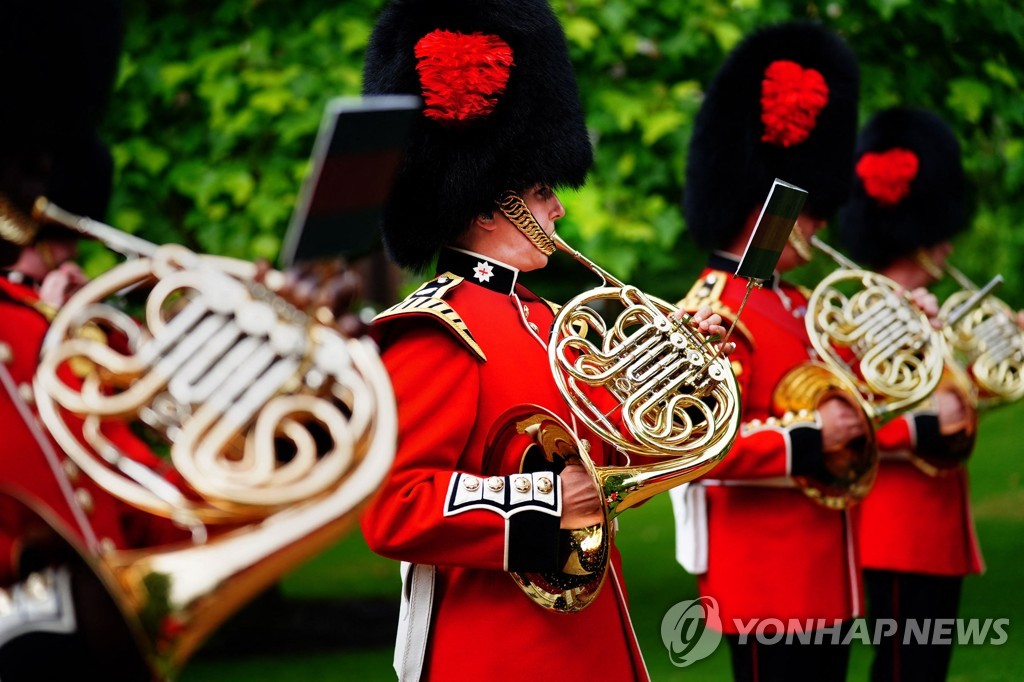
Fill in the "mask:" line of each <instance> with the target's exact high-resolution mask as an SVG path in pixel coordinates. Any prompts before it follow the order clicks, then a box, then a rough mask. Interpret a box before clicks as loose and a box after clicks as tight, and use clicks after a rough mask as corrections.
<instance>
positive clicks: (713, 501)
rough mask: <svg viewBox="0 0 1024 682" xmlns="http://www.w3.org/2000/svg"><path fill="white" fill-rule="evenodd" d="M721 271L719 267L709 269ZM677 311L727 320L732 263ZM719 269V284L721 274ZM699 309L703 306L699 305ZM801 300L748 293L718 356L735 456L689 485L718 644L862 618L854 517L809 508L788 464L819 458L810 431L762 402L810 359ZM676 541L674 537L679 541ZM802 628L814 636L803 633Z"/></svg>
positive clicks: (789, 291)
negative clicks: (729, 347)
mask: <svg viewBox="0 0 1024 682" xmlns="http://www.w3.org/2000/svg"><path fill="white" fill-rule="evenodd" d="M719 261H721V262H719ZM713 265H717V266H718V267H719V268H721V269H719V270H715V269H713V268H708V269H706V270H705V271H704V273H703V275H702V279H701V281H699V282H698V284H697V285H696V286H695V288H694V290H693V292H691V295H690V296H688V297H687V298H686V299H684V300H683V301H682V302H681V304H682V305H684V306H685V307H687V308H693V309H695V308H696V307H697V306H698V305H699V304H700V303H705V304H713V305H712V307H713V308H715V309H716V312H719V313H721V314H722V315H723V317H728V318H733V317H735V311H737V310H738V308H739V305H740V302H741V300H742V298H743V295H744V293H745V291H746V284H747V282H746V280H744V279H736V278H733V276H732V274H731V272H732V271H734V270H735V263H733V262H731V261H727V260H726V259H724V258H716V259H715V261H714V262H713ZM726 268H728V269H729V270H730V272H725V271H723V270H724V269H726ZM700 299H704V300H700ZM806 304H807V299H806V297H805V296H804V295H803V294H802V293H801V292H800V291H799V290H797V289H796V288H795V287H793V286H790V285H789V284H786V283H785V282H781V281H774V282H767V283H765V285H764V287H763V288H759V289H755V290H754V291H753V292H752V293H751V295H750V298H749V300H748V302H747V304H746V307H745V308H744V309H743V312H742V315H741V317H740V325H742V330H740V331H737V332H735V333H734V336H733V340H735V341H736V342H737V348H736V350H735V351H734V352H733V353H732V355H731V356H730V359H731V360H732V363H733V368H734V371H735V373H736V375H737V380H738V382H739V384H740V392H741V404H742V409H743V422H742V424H741V428H740V435H739V437H738V438H737V440H736V444H735V445H734V446H733V448H732V449H731V450H730V451H729V453H728V454H727V455H726V456H725V458H724V459H723V461H722V462H721V463H720V464H719V465H718V467H717V468H715V470H714V471H712V472H711V473H710V474H709V475H708V477H707V478H706V479H703V480H702V481H701V483H702V484H703V485H704V487H705V489H706V497H707V508H706V514H707V517H706V518H707V566H706V571H705V572H703V573H702V574H701V575H699V578H698V585H699V588H700V592H701V594H702V595H706V596H711V597H714V598H715V599H716V600H717V601H718V604H719V607H720V616H721V619H722V627H723V629H724V631H725V632H727V633H731V634H737V633H738V632H739V630H740V628H739V627H737V621H740V624H746V623H747V622H749V620H750V619H753V618H758V619H765V618H776V619H781V620H782V621H783V623H784V624H785V625H786V626H787V629H788V630H799V629H805V628H806V626H793V627H790V619H793V620H795V621H799V622H800V623H807V621H809V620H812V619H815V620H816V619H825V621H826V622H825V625H826V626H831V625H833V624H834V623H833V621H834V620H835V619H849V618H852V617H856V616H859V615H861V613H862V611H863V607H862V604H863V598H862V585H861V578H860V564H859V562H858V557H857V551H856V549H857V548H856V543H855V541H854V539H855V538H856V534H855V530H856V523H857V518H856V517H857V514H856V508H854V509H853V510H851V511H834V510H831V509H827V508H825V507H824V506H822V505H820V504H818V503H816V502H814V501H813V500H811V499H810V498H809V497H808V496H807V495H805V494H804V493H803V492H802V491H801V490H799V489H798V488H797V487H796V486H795V483H794V480H793V478H792V477H791V474H792V473H793V462H794V459H795V458H797V457H806V458H814V457H816V456H818V453H820V449H821V434H820V429H819V427H818V426H817V425H807V424H804V425H801V426H789V427H783V426H781V425H780V424H779V423H778V422H777V421H776V420H774V419H771V418H773V417H778V416H779V415H773V414H771V412H770V405H771V397H772V393H773V392H774V390H775V387H776V385H777V384H778V383H779V381H780V379H782V377H783V376H784V375H785V374H786V372H788V371H789V370H790V369H792V368H793V367H796V366H797V365H799V364H801V363H803V362H806V361H807V360H809V359H810V358H811V353H812V350H811V348H810V343H809V341H808V337H807V332H806V330H805V327H804V321H803V312H804V310H805V309H806ZM681 539H682V536H681ZM810 627H811V628H813V627H814V624H813V623H812V624H811V626H810Z"/></svg>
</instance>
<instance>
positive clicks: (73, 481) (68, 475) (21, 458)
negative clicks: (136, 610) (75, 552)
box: [0, 278, 185, 582]
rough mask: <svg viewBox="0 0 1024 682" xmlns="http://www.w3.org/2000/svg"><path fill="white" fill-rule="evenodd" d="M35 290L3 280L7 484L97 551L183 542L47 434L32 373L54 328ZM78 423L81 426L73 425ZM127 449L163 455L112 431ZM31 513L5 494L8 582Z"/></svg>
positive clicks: (2, 550)
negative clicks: (107, 487)
mask: <svg viewBox="0 0 1024 682" xmlns="http://www.w3.org/2000/svg"><path fill="white" fill-rule="evenodd" d="M47 314H48V313H47V311H46V309H45V306H42V305H40V304H39V300H38V297H37V296H36V294H35V292H34V291H33V290H32V289H30V288H28V287H25V286H23V285H20V284H16V283H13V282H11V281H9V280H7V279H4V278H0V346H3V348H0V351H2V354H3V356H4V357H5V358H6V359H5V360H4V367H3V368H0V379H2V380H3V385H2V386H0V429H2V431H0V432H2V437H3V444H2V446H0V482H2V486H3V490H4V492H5V493H14V494H15V495H16V496H17V497H18V498H19V499H21V500H22V501H24V502H27V503H28V504H30V506H32V507H34V509H35V511H36V512H37V513H41V514H43V515H44V516H46V517H47V518H48V520H51V521H52V520H55V521H56V522H57V523H59V524H61V525H62V526H63V527H64V528H65V530H66V531H67V532H69V533H70V534H71V536H72V537H73V538H74V539H76V540H77V541H78V542H80V543H81V545H82V547H84V548H86V549H87V550H90V551H94V552H95V551H98V550H100V549H102V548H125V547H139V546H147V545H156V544H162V543H164V542H168V541H171V540H176V539H182V538H184V537H185V535H184V533H183V532H182V531H180V530H178V529H176V528H174V527H173V526H171V524H170V523H169V522H165V521H163V520H162V519H156V518H154V517H152V516H151V515H150V514H146V513H144V512H141V511H137V510H135V509H134V508H132V507H129V506H128V505H126V504H124V503H122V502H120V501H119V500H117V499H115V498H114V497H112V496H111V495H110V494H108V493H106V492H105V491H104V490H102V489H101V488H99V487H97V486H96V485H95V484H94V483H93V482H92V481H91V480H89V479H88V478H87V477H85V476H84V475H82V474H81V472H79V470H78V467H77V466H75V464H74V462H72V461H71V460H70V459H69V458H68V457H67V456H66V455H65V454H64V453H63V452H62V451H61V450H60V449H59V447H58V446H57V444H56V443H55V442H54V441H53V440H52V439H51V438H50V437H49V436H48V434H46V432H45V430H44V428H43V427H42V425H41V423H40V422H39V420H38V417H37V416H36V414H35V411H34V409H33V398H32V391H31V386H32V377H33V375H34V373H35V369H36V365H37V364H38V357H39V349H40V346H41V344H42V341H43V336H44V335H45V334H46V330H47V329H48V327H49V320H48V319H47ZM72 426H73V428H77V426H76V425H72ZM104 434H105V435H106V436H107V437H108V438H110V439H111V441H112V442H114V443H115V444H117V445H118V447H120V448H121V449H122V451H124V452H125V453H127V454H129V455H130V456H132V457H133V458H135V459H138V460H140V461H143V462H144V463H147V464H155V463H156V458H155V457H154V456H153V455H152V453H151V452H150V451H149V450H148V449H147V448H146V447H145V446H144V445H143V444H142V443H141V441H139V440H138V439H136V438H135V437H134V436H133V435H132V434H131V433H130V431H128V429H127V428H123V429H115V430H114V431H110V432H108V431H106V430H105V431H104ZM22 525H23V517H22V516H21V514H20V512H19V510H18V507H16V506H14V505H10V504H7V503H6V501H4V500H2V498H0V581H3V582H7V581H9V580H12V579H14V578H15V577H17V575H16V574H17V561H18V554H19V550H20V540H21V534H20V532H19V531H20V529H21V528H22Z"/></svg>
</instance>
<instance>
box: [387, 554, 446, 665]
mask: <svg viewBox="0 0 1024 682" xmlns="http://www.w3.org/2000/svg"><path fill="white" fill-rule="evenodd" d="M435 570H436V569H435V568H434V567H433V566H425V565H421V564H410V563H408V562H405V561H403V562H402V604H401V607H400V608H399V612H398V638H397V639H396V641H395V661H394V666H395V672H396V673H398V679H399V680H400V681H401V682H418V680H419V679H420V675H421V674H422V673H423V661H424V659H425V658H426V654H427V636H428V635H429V633H430V616H431V613H432V611H433V608H434V571H435Z"/></svg>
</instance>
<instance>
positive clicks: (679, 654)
mask: <svg viewBox="0 0 1024 682" xmlns="http://www.w3.org/2000/svg"><path fill="white" fill-rule="evenodd" d="M661 641H662V642H664V644H665V648H666V649H668V658H669V660H670V661H672V665H674V666H676V667H679V668H685V667H686V666H688V665H690V664H691V663H696V662H697V661H699V660H701V659H704V658H707V657H708V656H710V655H711V654H712V653H713V652H714V650H715V649H717V648H718V645H719V644H721V643H722V620H721V618H719V616H718V602H717V601H715V598H714V597H698V598H697V599H690V600H688V601H681V602H679V603H678V604H675V605H673V606H672V608H670V609H669V610H668V612H667V613H666V614H665V617H664V618H662V619H661Z"/></svg>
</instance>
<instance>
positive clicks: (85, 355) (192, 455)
mask: <svg viewBox="0 0 1024 682" xmlns="http://www.w3.org/2000/svg"><path fill="white" fill-rule="evenodd" d="M35 213H36V218H37V219H38V220H40V221H49V222H53V223H58V224H61V225H64V226H66V227H69V228H72V229H74V230H75V231H77V232H79V233H81V234H83V235H86V236H89V237H91V238H94V239H99V240H100V241H103V242H104V243H105V244H106V245H107V246H108V247H110V248H112V249H113V250H115V251H119V252H121V253H123V254H125V255H129V256H132V258H131V259H130V260H128V261H126V262H124V263H122V264H120V265H118V266H115V267H114V268H113V269H112V270H110V271H108V272H107V273H105V274H103V275H102V276H100V277H98V278H96V279H94V280H92V281H91V282H89V283H88V284H86V285H85V286H84V287H83V288H82V289H80V290H79V291H78V292H76V293H75V294H74V295H73V296H72V297H71V298H70V299H69V300H68V301H67V303H66V305H65V306H64V307H63V308H61V310H60V311H59V312H58V313H57V315H56V317H55V318H54V320H53V322H52V325H51V328H50V330H49V332H48V333H47V335H46V337H45V340H44V342H43V347H42V352H41V361H40V365H39V368H38V371H37V374H36V376H35V381H34V392H35V402H36V405H37V409H38V412H39V416H40V418H41V419H42V422H43V423H44V425H45V426H46V428H47V430H48V431H49V432H50V433H51V434H52V435H53V437H54V438H55V439H56V441H57V442H58V443H59V444H60V446H61V447H62V448H63V449H64V451H65V452H66V453H67V454H68V456H69V457H70V458H71V459H72V460H73V461H74V462H75V463H76V464H77V465H78V467H79V468H80V469H81V471H82V472H83V473H84V474H85V475H87V476H89V477H90V478H92V479H93V480H94V481H95V482H96V483H97V484H99V485H100V486H101V487H102V488H104V489H105V490H106V491H108V492H110V493H111V494H112V495H114V496H115V497H118V498H120V499H122V500H124V501H125V502H127V503H129V504H130V505H132V506H134V507H137V508H139V509H142V510H145V511H146V512H149V513H152V514H156V515H159V516H163V517H166V518H169V519H171V520H172V521H174V522H175V523H177V524H179V525H181V526H183V527H185V528H187V529H189V530H191V535H192V541H191V542H187V543H185V544H182V545H173V546H165V547H157V548H145V549H140V550H130V551H117V550H115V551H106V552H104V553H101V554H99V555H98V556H92V557H87V559H88V560H89V562H90V565H91V566H92V567H93V570H94V571H95V572H96V574H97V575H98V576H99V577H100V579H101V580H102V582H103V584H104V585H105V586H106V587H107V589H108V590H109V592H110V593H111V594H112V595H114V598H115V601H116V602H117V605H118V608H119V609H120V610H121V612H122V614H123V616H124V618H125V621H126V622H127V623H128V624H129V627H130V630H131V631H132V633H133V635H134V637H135V638H136V640H137V645H138V647H139V648H140V650H141V651H142V652H143V654H144V657H145V660H146V661H147V664H148V665H149V667H150V668H151V670H152V672H153V676H154V678H155V679H169V678H173V677H174V676H175V675H176V674H177V672H178V671H179V670H180V669H181V668H182V666H184V664H185V663H186V662H187V660H188V659H189V657H190V656H191V655H192V653H193V652H194V651H195V650H196V648H197V647H199V646H200V644H202V642H203V641H204V640H205V638H206V637H207V636H208V635H209V634H210V633H211V632H212V631H213V630H214V629H215V628H216V627H217V626H218V625H220V624H221V623H222V622H223V621H224V620H225V619H226V618H227V617H228V616H230V615H231V614H232V613H233V612H234V611H235V610H237V609H238V608H239V607H240V606H242V605H244V604H245V603H246V602H247V601H249V600H250V599H252V598H253V597H254V596H256V595H257V594H258V593H259V592H261V591H262V590H263V589H264V588H266V587H268V586H269V585H271V584H272V583H273V582H275V581H276V580H277V579H279V578H280V577H281V576H282V575H283V574H284V573H286V572H287V571H289V570H291V569H292V568H294V567H295V566H297V565H298V564H299V563H301V562H302V561H304V560H306V559H308V558H310V557H311V556H313V555H315V554H316V553H318V552H319V551H320V550H322V549H324V548H325V547H327V546H329V545H330V544H331V543H333V542H334V541H335V540H336V539H338V538H339V537H340V536H341V535H342V534H343V533H344V532H345V531H346V530H347V529H348V528H349V527H351V525H352V523H353V522H354V520H355V512H356V510H357V509H358V508H359V507H360V505H361V504H362V503H363V502H364V501H365V500H366V499H367V498H368V497H369V496H370V495H371V494H372V493H373V492H374V491H375V490H376V488H377V487H378V486H379V484H380V482H381V481H382V480H383V479H384V476H385V474H386V473H387V471H388V469H389V467H390V464H391V462H392V461H393V458H394V452H395V446H396V438H397V419H396V410H395V405H394V398H393V394H392V392H391V384H390V381H389V379H388V375H387V373H386V371H385V369H384V366H383V364H382V362H381V361H380V358H379V356H378V354H377V351H376V347H375V346H374V345H373V344H372V342H370V341H369V340H367V339H360V338H346V337H344V336H342V335H341V334H340V333H339V332H337V331H336V330H335V329H334V328H333V327H331V326H328V325H326V324H323V323H320V322H318V321H317V320H316V319H313V318H311V317H310V316H309V315H307V314H306V313H304V312H303V311H300V310H298V309H296V308H295V307H293V306H292V305H291V304H289V303H288V302H286V301H285V300H284V299H282V298H280V297H279V296H276V295H275V294H274V293H273V292H272V291H271V290H269V289H268V288H267V287H266V286H264V285H263V284H259V283H257V282H256V281H255V274H256V268H255V266H254V265H253V264H251V263H246V262H242V261H237V260H233V259H227V258H219V257H212V256H205V255H199V254H196V253H193V252H192V251H189V250H187V249H185V248H184V247H181V246H178V245H173V244H171V245H164V246H157V245H154V244H151V243H149V242H146V241H144V240H141V239H138V238H136V237H134V236H132V235H129V234H126V233H124V232H121V231H120V230H117V229H115V228H113V227H111V226H109V225H105V224H102V223H99V222H97V221H94V220H91V219H88V218H83V217H79V216H75V215H71V214H69V213H68V212H66V211H63V210H62V209H60V208H59V207H57V206H55V205H53V204H51V203H49V202H47V201H46V200H45V199H40V200H39V201H38V202H37V205H36V212H35ZM124 291H148V293H147V294H146V299H145V307H144V317H143V320H142V322H141V323H139V322H136V321H135V320H134V319H132V318H130V317H128V316H127V315H126V314H125V313H123V312H122V311H121V310H120V309H119V308H117V307H115V306H113V305H111V304H110V303H109V302H108V300H109V298H110V297H111V296H113V295H115V294H117V293H118V292H124ZM113 339H120V340H119V341H118V342H116V343H115V342H113V341H112V340H113ZM70 366H74V367H75V370H76V373H77V374H79V375H83V378H82V379H81V382H77V381H75V382H72V381H68V379H67V377H68V374H69V373H68V372H67V371H65V369H66V368H68V367H70ZM76 420H80V421H81V424H82V428H81V429H73V428H70V427H69V424H70V423H71V422H73V421H76ZM113 422H124V423H127V424H129V425H131V426H132V427H133V428H135V429H137V430H141V431H142V432H144V433H145V435H147V437H148V438H149V439H152V440H153V441H154V442H161V443H166V444H167V448H168V453H167V460H168V461H169V462H170V463H171V464H172V465H173V468H174V472H175V477H176V478H177V479H180V483H179V482H174V483H172V481H171V480H170V479H169V478H165V477H163V476H161V475H159V474H158V473H156V472H154V471H152V470H150V469H148V468H145V467H143V466H142V465H140V464H139V463H137V462H136V461H135V460H132V459H130V458H128V457H127V456H125V455H124V454H123V453H121V452H120V451H119V450H118V449H117V448H116V447H115V446H114V444H113V443H111V442H110V440H108V438H107V437H106V435H105V430H106V428H107V427H108V425H110V424H112V423H113Z"/></svg>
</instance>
